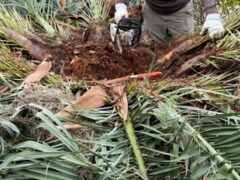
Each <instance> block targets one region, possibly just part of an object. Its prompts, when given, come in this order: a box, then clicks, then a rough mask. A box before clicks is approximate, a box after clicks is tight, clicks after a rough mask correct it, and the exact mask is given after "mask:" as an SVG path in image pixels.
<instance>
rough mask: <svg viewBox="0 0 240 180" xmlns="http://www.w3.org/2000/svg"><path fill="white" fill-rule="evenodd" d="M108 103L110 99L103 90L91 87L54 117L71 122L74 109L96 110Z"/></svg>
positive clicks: (98, 87)
mask: <svg viewBox="0 0 240 180" xmlns="http://www.w3.org/2000/svg"><path fill="white" fill-rule="evenodd" d="M109 103H110V98H109V96H108V93H107V92H106V90H105V89H103V88H102V87H100V86H96V87H92V88H91V89H90V90H89V91H87V92H86V93H85V94H83V95H82V96H80V97H79V98H78V99H77V100H75V101H74V102H72V104H71V105H69V106H67V107H65V108H64V109H63V110H61V111H60V112H58V113H57V114H56V115H57V116H58V117H59V118H61V119H66V120H72V119H73V118H74V115H73V114H72V113H71V112H72V111H74V110H76V109H84V110H89V109H96V108H100V107H102V106H104V105H106V104H109Z"/></svg>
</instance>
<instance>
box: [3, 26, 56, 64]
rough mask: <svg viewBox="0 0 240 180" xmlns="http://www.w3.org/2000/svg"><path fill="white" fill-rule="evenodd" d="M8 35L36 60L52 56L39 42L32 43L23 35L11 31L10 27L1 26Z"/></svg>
mask: <svg viewBox="0 0 240 180" xmlns="http://www.w3.org/2000/svg"><path fill="white" fill-rule="evenodd" d="M1 30H2V31H4V33H6V34H7V35H8V36H10V37H11V38H13V39H14V40H15V41H16V42H17V43H18V44H19V45H20V46H22V47H23V48H24V49H25V50H26V51H28V53H29V54H30V55H31V56H32V57H33V58H36V59H37V60H40V61H43V60H47V59H50V58H51V57H52V55H51V53H50V51H49V49H47V48H44V47H42V46H41V45H40V44H36V43H33V42H32V41H31V40H29V39H28V38H26V37H25V36H23V35H21V34H19V33H17V32H15V31H13V30H12V29H8V28H4V27H1Z"/></svg>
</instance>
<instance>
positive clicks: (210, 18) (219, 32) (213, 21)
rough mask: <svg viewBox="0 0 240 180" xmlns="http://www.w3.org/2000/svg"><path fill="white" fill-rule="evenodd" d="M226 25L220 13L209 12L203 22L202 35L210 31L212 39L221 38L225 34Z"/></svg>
mask: <svg viewBox="0 0 240 180" xmlns="http://www.w3.org/2000/svg"><path fill="white" fill-rule="evenodd" d="M224 32H225V30H224V27H223V24H222V21H221V18H220V14H209V15H207V18H206V20H205V23H204V24H203V27H202V31H201V33H200V34H201V35H203V34H206V33H208V34H209V36H210V38H211V39H220V38H222V37H223V36H224Z"/></svg>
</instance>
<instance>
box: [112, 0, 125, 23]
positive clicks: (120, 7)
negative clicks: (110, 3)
mask: <svg viewBox="0 0 240 180" xmlns="http://www.w3.org/2000/svg"><path fill="white" fill-rule="evenodd" d="M124 17H125V18H128V11H127V6H126V5H125V4H124V3H117V4H115V16H114V19H115V22H116V23H118V22H119V20H120V19H122V18H124Z"/></svg>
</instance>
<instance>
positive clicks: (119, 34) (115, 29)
mask: <svg viewBox="0 0 240 180" xmlns="http://www.w3.org/2000/svg"><path fill="white" fill-rule="evenodd" d="M141 24H142V23H141V21H140V20H137V19H134V18H122V19H120V20H119V22H118V23H117V24H116V23H111V24H110V35H111V39H112V41H113V42H116V43H117V46H118V49H119V53H120V54H122V52H123V47H129V46H134V45H136V44H137V43H138V42H139V41H140V38H141V33H142V28H141Z"/></svg>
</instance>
